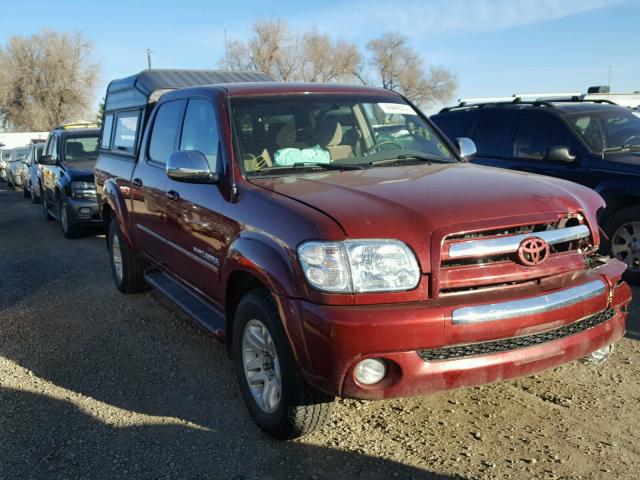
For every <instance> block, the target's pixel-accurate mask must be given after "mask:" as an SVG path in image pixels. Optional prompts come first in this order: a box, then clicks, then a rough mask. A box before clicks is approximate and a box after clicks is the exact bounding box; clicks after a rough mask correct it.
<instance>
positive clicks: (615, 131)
mask: <svg viewBox="0 0 640 480" xmlns="http://www.w3.org/2000/svg"><path fill="white" fill-rule="evenodd" d="M565 118H566V119H567V121H568V122H569V124H570V125H571V126H572V127H573V129H574V130H575V131H576V132H577V133H578V135H580V136H581V137H582V139H583V140H584V141H585V142H586V143H587V145H588V146H589V148H590V149H591V150H592V151H594V152H596V153H602V152H613V151H622V150H625V149H628V148H635V147H637V148H640V117H638V115H637V114H635V113H633V112H631V111H627V110H625V109H623V108H620V109H616V110H607V111H603V112H588V113H580V114H574V115H568V116H567V117H565Z"/></svg>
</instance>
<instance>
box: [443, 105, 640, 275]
mask: <svg viewBox="0 0 640 480" xmlns="http://www.w3.org/2000/svg"><path fill="white" fill-rule="evenodd" d="M478 101H480V100H478ZM431 119H432V120H433V121H434V122H435V123H436V125H438V126H439V127H440V128H442V130H443V131H444V132H445V133H446V134H447V135H448V136H449V137H450V138H456V137H469V138H471V139H472V140H474V141H475V142H476V145H477V147H478V154H477V155H476V158H475V160H474V163H478V164H481V165H489V166H494V167H503V168H510V169H514V170H520V171H524V172H531V173H538V174H542V175H550V176H553V177H559V178H564V179H566V180H570V181H573V182H577V183H580V184H582V185H586V186H587V187H590V188H593V189H594V190H595V191H596V192H598V193H599V194H600V195H602V197H603V198H604V200H605V201H606V204H607V206H606V208H605V209H603V210H602V211H601V212H600V216H599V218H598V219H599V221H600V225H601V226H602V228H603V229H604V231H605V234H606V236H605V237H603V244H602V247H603V248H602V250H603V253H606V254H607V255H612V256H614V257H616V258H618V259H619V260H621V261H623V262H625V263H626V264H627V271H626V272H625V279H626V280H628V281H630V282H633V283H635V284H640V115H639V114H638V113H637V112H633V111H631V110H630V109H628V108H625V107H621V106H619V105H614V104H612V103H610V102H608V101H607V100H602V101H595V100H592V101H589V100H581V99H580V98H577V97H575V98H574V97H572V98H562V97H559V98H556V97H550V98H548V99H546V100H545V99H544V98H543V99H539V100H534V101H525V100H519V99H513V98H512V99H511V100H510V101H498V102H495V103H476V104H463V105H460V106H457V107H450V108H446V109H444V110H442V111H441V112H440V113H439V114H438V115H434V116H433V117H431Z"/></svg>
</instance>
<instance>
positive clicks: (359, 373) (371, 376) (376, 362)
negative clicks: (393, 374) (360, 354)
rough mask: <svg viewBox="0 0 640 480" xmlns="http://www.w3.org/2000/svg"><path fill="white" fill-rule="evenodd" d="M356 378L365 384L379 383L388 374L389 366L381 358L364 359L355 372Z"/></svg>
mask: <svg viewBox="0 0 640 480" xmlns="http://www.w3.org/2000/svg"><path fill="white" fill-rule="evenodd" d="M353 373H354V375H355V377H356V380H357V381H358V382H360V383H363V384H365V385H373V384H374V383H378V382H379V381H380V380H382V379H383V378H384V376H385V375H386V374H387V366H386V365H385V363H384V362H383V361H382V360H380V359H379V358H367V359H365V360H362V361H361V362H360V363H358V365H356V369H355V371H354V372H353Z"/></svg>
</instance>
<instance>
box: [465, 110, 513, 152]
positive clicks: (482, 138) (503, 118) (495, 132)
mask: <svg viewBox="0 0 640 480" xmlns="http://www.w3.org/2000/svg"><path fill="white" fill-rule="evenodd" d="M510 120H511V115H501V114H484V115H478V116H477V117H476V123H475V126H474V129H473V134H472V135H471V139H472V140H473V141H474V142H475V144H476V148H477V149H478V156H479V157H493V158H504V157H505V147H506V143H507V140H508V138H507V136H508V135H509V127H510Z"/></svg>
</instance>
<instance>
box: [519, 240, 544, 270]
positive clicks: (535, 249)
mask: <svg viewBox="0 0 640 480" xmlns="http://www.w3.org/2000/svg"><path fill="white" fill-rule="evenodd" d="M548 256H549V245H547V242H545V241H544V240H543V239H541V238H539V237H529V238H525V239H524V240H523V241H522V243H521V244H520V247H518V258H519V259H520V262H521V263H522V264H523V265H526V266H527V267H534V266H536V265H540V264H541V263H542V262H544V261H545V260H546V259H547V257H548Z"/></svg>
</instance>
